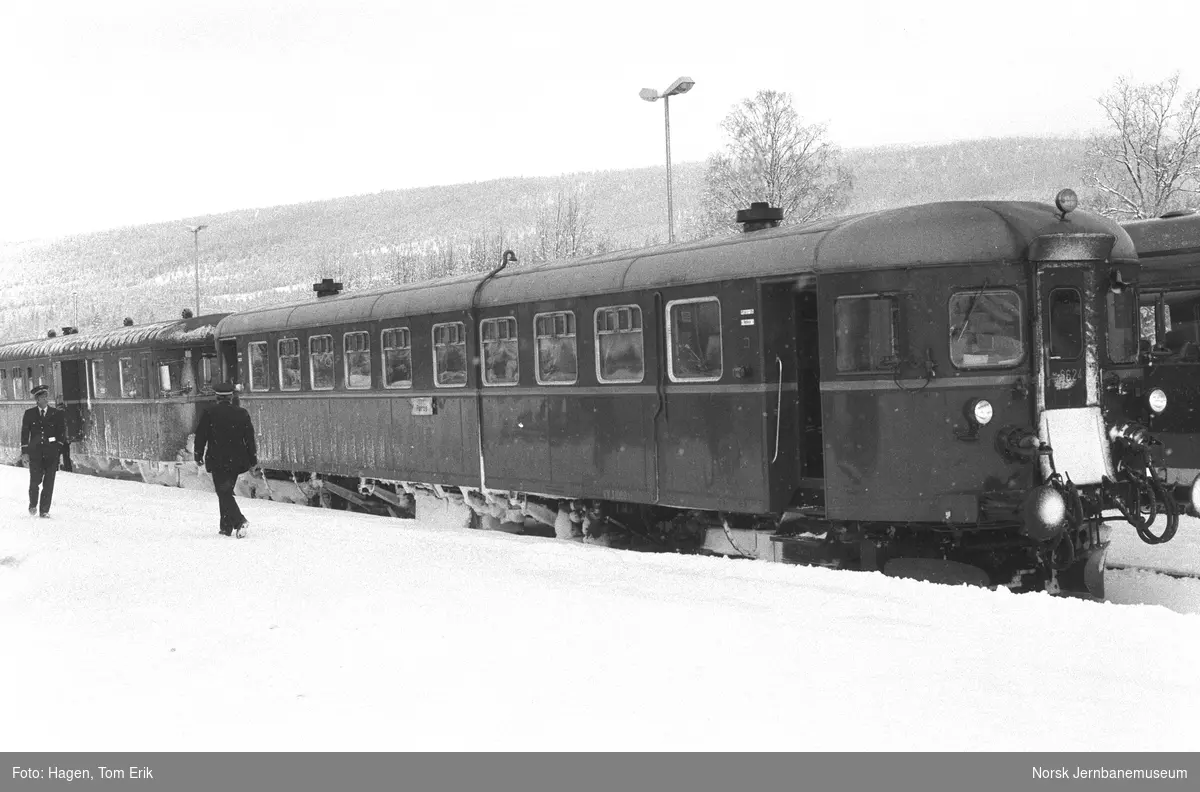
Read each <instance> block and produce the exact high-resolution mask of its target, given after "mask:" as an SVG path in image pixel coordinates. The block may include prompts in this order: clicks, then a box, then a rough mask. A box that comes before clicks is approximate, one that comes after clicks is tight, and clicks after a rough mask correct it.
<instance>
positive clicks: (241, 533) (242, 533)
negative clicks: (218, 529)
mask: <svg viewBox="0 0 1200 792" xmlns="http://www.w3.org/2000/svg"><path fill="white" fill-rule="evenodd" d="M249 527H250V522H249V521H248V520H242V524H241V525H239V526H238V527H237V531H235V532H234V535H235V536H237V538H238V539H245V538H246V529H247V528H249Z"/></svg>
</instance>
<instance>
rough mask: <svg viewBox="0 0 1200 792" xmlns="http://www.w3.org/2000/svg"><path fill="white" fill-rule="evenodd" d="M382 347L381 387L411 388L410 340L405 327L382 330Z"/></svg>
mask: <svg viewBox="0 0 1200 792" xmlns="http://www.w3.org/2000/svg"><path fill="white" fill-rule="evenodd" d="M380 340H381V345H382V347H383V387H385V388H411V387H412V340H411V337H410V334H409V331H408V328H407V327H393V328H391V329H390V330H384V331H383V335H382V337H381V339H380Z"/></svg>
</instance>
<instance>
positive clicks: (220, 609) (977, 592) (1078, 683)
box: [0, 466, 1200, 751]
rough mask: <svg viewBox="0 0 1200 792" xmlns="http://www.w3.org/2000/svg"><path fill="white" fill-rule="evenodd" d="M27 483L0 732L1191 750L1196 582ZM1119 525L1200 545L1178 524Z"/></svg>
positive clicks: (170, 739) (17, 481) (170, 742)
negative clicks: (1175, 532) (996, 584)
mask: <svg viewBox="0 0 1200 792" xmlns="http://www.w3.org/2000/svg"><path fill="white" fill-rule="evenodd" d="M26 483H27V473H26V471H24V470H21V469H17V468H12V467H7V466H0V492H3V493H7V494H6V495H4V496H3V498H2V499H0V504H7V506H2V507H0V508H3V510H4V511H5V512H7V514H8V516H7V517H0V635H3V645H2V648H0V658H2V659H0V667H2V668H3V671H4V673H3V674H2V675H0V678H3V680H4V682H5V684H6V686H7V691H6V693H5V696H4V715H3V717H2V718H0V745H4V746H5V749H6V750H9V751H48V750H53V751H174V750H183V751H210V750H247V751H275V750H283V751H299V750H333V751H342V750H363V751H392V750H400V751H415V750H501V751H508V750H533V751H560V750H561V751H567V750H571V751H574V750H584V751H599V750H653V751H672V750H684V751H699V750H737V751H741V750H789V751H790V750H804V751H822V750H870V751H886V750H933V751H940V750H988V751H1010V750H1012V751H1064V750H1095V751H1118V750H1139V751H1141V750H1144V751H1193V750H1195V748H1196V746H1197V745H1200V718H1197V717H1196V703H1197V702H1198V701H1200V672H1198V669H1200V581H1194V580H1192V581H1186V580H1185V581H1180V580H1174V579H1170V578H1165V577H1163V576H1160V575H1151V574H1144V573H1128V572H1123V573H1110V576H1109V579H1108V586H1109V595H1110V598H1111V600H1112V602H1109V603H1096V602H1091V601H1084V600H1079V599H1067V598H1054V597H1050V596H1048V595H1044V594H1027V595H1015V594H1012V593H1010V592H1008V591H1006V590H1001V591H989V590H984V589H974V588H966V587H958V588H952V587H947V586H938V585H933V584H929V583H923V582H917V581H907V580H897V579H890V578H886V577H884V576H882V575H880V574H875V573H857V572H837V571H831V570H826V569H817V568H803V567H793V566H785V565H781V564H772V563H770V562H758V561H734V560H725V559H716V558H700V557H684V556H676V555H649V554H637V553H631V552H623V551H617V550H609V549H605V548H600V547H593V546H584V545H579V544H575V543H570V542H563V541H555V540H550V539H541V538H533V537H523V536H512V535H508V534H503V533H487V532H480V531H469V530H466V529H464V528H462V527H461V526H459V525H458V524H457V520H454V519H452V518H451V513H450V512H447V511H445V510H442V509H437V508H434V509H425V510H424V511H426V512H429V513H428V514H426V515H423V516H422V517H421V519H420V520H418V521H399V520H392V519H385V518H379V517H371V516H365V515H358V514H350V513H346V512H331V511H324V510H320V509H311V508H306V507H302V506H289V505H281V504H275V503H268V502H264V501H249V502H248V501H246V500H244V499H243V500H242V501H241V503H242V506H243V509H244V511H245V512H246V514H247V516H248V517H249V519H250V520H251V530H250V535H249V537H248V538H246V539H244V540H240V541H239V540H236V539H227V538H224V537H220V536H218V535H217V532H216V514H217V503H216V497H215V496H214V495H212V494H206V493H200V492H193V491H185V490H178V489H168V488H162V487H151V486H146V485H142V484H135V483H128V482H119V481H110V480H103V479H97V478H91V477H86V476H78V475H71V474H66V473H63V474H60V475H59V479H58V487H57V490H58V492H57V494H56V498H55V503H54V507H53V510H52V513H53V517H52V518H51V519H50V520H38V519H36V518H33V519H31V518H29V517H28V516H27V515H26V513H25V488H26ZM1128 534H1129V536H1128V537H1125V538H1128V539H1130V541H1124V539H1118V542H1117V546H1116V548H1115V550H1114V555H1115V556H1117V557H1120V556H1122V555H1127V556H1128V557H1129V559H1130V560H1132V561H1133V562H1135V563H1147V562H1149V563H1156V562H1158V561H1160V560H1162V558H1164V557H1168V556H1172V555H1174V556H1180V555H1181V554H1182V555H1183V556H1185V558H1184V559H1183V561H1178V560H1177V561H1176V562H1175V563H1174V565H1175V566H1180V565H1187V564H1193V565H1194V564H1196V562H1197V561H1198V560H1200V552H1198V548H1200V521H1198V520H1190V519H1189V520H1185V521H1184V524H1183V525H1182V526H1181V528H1180V532H1179V536H1178V537H1177V538H1176V540H1175V542H1173V543H1172V544H1171V545H1165V546H1163V547H1160V548H1153V549H1150V550H1149V551H1143V550H1142V549H1141V548H1140V545H1139V544H1138V540H1137V539H1136V537H1133V536H1132V530H1129V531H1128ZM1147 552H1149V555H1147ZM1138 554H1141V555H1140V556H1139V555H1138ZM1189 554H1190V555H1189Z"/></svg>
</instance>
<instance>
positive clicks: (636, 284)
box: [217, 201, 1136, 338]
mask: <svg viewBox="0 0 1200 792" xmlns="http://www.w3.org/2000/svg"><path fill="white" fill-rule="evenodd" d="M1063 233H1089V234H1103V235H1107V236H1111V237H1112V238H1113V242H1114V244H1113V248H1112V252H1111V255H1110V258H1111V259H1112V260H1114V261H1124V260H1128V261H1133V260H1135V259H1136V254H1135V252H1134V248H1133V244H1132V242H1131V241H1130V239H1129V236H1128V235H1127V234H1126V233H1125V232H1124V231H1122V230H1121V228H1120V226H1119V225H1117V224H1116V223H1115V222H1113V221H1111V220H1108V219H1106V218H1102V217H1098V216H1095V215H1091V214H1088V213H1086V212H1080V211H1077V212H1072V213H1071V214H1069V215H1068V216H1067V217H1066V219H1065V220H1062V219H1060V218H1059V213H1058V211H1057V210H1056V209H1055V208H1054V207H1052V206H1050V205H1048V204H1043V203H1034V202H1011V201H952V202H943V203H932V204H921V205H917V206H908V207H903V208H899V209H888V210H883V211H878V212H870V213H866V214H859V215H851V216H846V217H836V218H829V219H826V220H821V221H818V222H815V223H810V224H806V225H794V226H781V227H779V228H774V229H768V230H762V231H755V232H753V233H750V234H744V235H740V236H734V237H726V238H719V239H708V240H703V241H699V242H683V243H677V244H673V245H661V246H658V247H652V248H645V249H637V250H624V251H617V252H614V253H607V254H603V255H600V256H593V257H590V258H584V259H568V260H565V261H554V262H548V263H545V264H540V265H536V266H524V265H520V264H518V265H517V266H515V267H514V266H510V267H509V268H508V269H506V270H505V271H503V272H501V273H500V274H499V275H497V276H496V277H495V278H494V279H492V280H490V281H488V282H487V283H486V285H485V286H484V287H483V288H482V290H481V291H480V296H479V305H480V307H481V308H488V307H491V306H500V305H511V304H513V303H519V302H528V301H533V300H537V301H548V300H554V299H565V298H569V297H575V296H578V295H580V294H588V295H599V294H610V293H619V292H629V291H634V290H641V289H654V288H661V287H666V286H672V285H677V284H683V283H706V282H715V281H721V280H728V279H733V278H745V277H773V276H787V275H794V274H803V273H813V272H818V273H824V272H837V271H853V270H871V269H883V268H893V267H902V266H924V265H938V264H972V263H982V262H996V261H1024V260H1025V257H1026V255H1027V254H1028V250H1029V246H1030V244H1031V242H1032V241H1033V240H1034V239H1036V238H1038V237H1040V236H1047V235H1053V234H1063ZM485 278H486V273H470V274H468V275H461V276H457V277H455V278H449V279H442V280H437V281H426V282H422V283H412V284H404V285H399V286H391V287H385V288H382V289H375V290H372V291H364V292H358V293H352V294H342V295H337V296H334V297H325V298H320V299H317V300H308V301H305V302H300V303H291V304H287V305H281V306H275V307H269V308H262V309H258V310H250V311H243V312H240V313H237V314H232V315H230V316H228V317H226V318H225V319H224V320H222V321H221V323H220V324H219V325H218V327H217V336H218V337H220V338H228V337H231V336H237V335H243V334H252V333H261V332H271V331H278V330H284V329H292V328H303V327H318V326H327V325H333V324H341V323H348V322H368V321H374V320H378V319H387V318H398V317H404V316H413V315H427V314H436V313H450V312H462V311H466V310H469V309H470V307H471V298H472V294H473V293H474V292H475V288H476V286H477V285H478V284H479V283H480V282H481V281H482V280H484V279H485Z"/></svg>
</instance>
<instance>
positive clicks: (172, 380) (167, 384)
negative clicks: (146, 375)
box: [158, 358, 183, 396]
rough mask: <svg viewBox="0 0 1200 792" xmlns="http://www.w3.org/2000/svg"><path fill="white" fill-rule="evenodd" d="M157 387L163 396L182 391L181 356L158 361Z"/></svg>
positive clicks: (177, 393)
mask: <svg viewBox="0 0 1200 792" xmlns="http://www.w3.org/2000/svg"><path fill="white" fill-rule="evenodd" d="M158 387H159V390H160V391H161V392H162V395H164V396H171V395H179V394H180V393H182V392H183V358H178V359H176V360H161V361H159V363H158Z"/></svg>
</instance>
